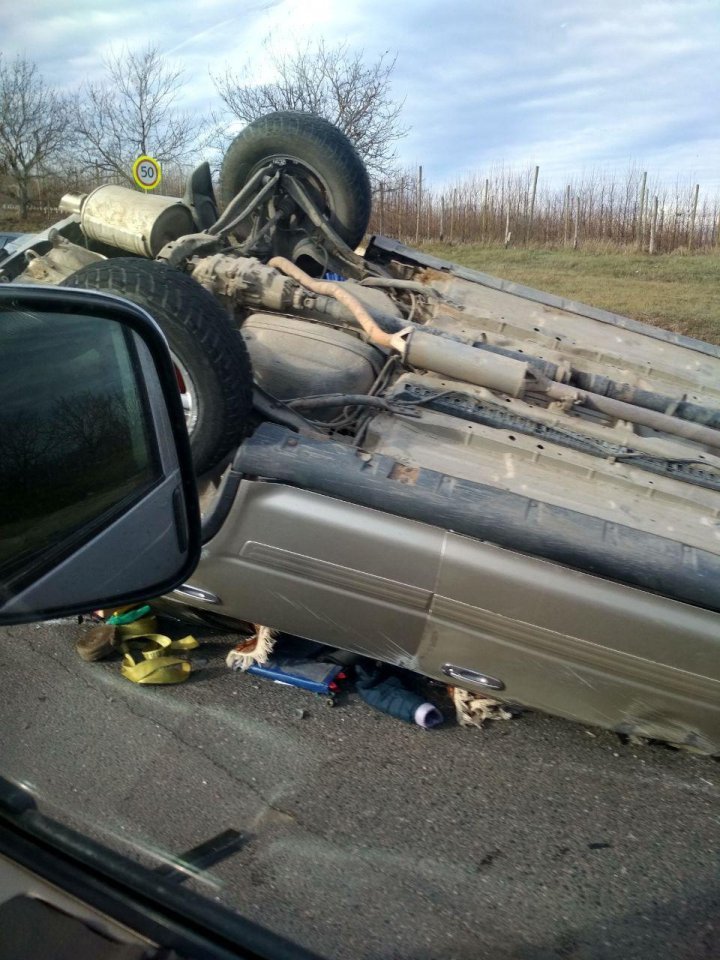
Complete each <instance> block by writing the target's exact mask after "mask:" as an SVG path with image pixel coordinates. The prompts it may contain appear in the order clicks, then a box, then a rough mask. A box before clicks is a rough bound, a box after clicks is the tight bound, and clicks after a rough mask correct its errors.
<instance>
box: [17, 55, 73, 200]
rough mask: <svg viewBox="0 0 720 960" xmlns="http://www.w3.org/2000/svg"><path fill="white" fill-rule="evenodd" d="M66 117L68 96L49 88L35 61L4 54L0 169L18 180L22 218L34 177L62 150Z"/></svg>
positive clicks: (42, 171)
mask: <svg viewBox="0 0 720 960" xmlns="http://www.w3.org/2000/svg"><path fill="white" fill-rule="evenodd" d="M67 118H68V104H67V100H66V99H65V98H64V97H63V96H62V95H61V94H59V93H57V92H56V91H55V90H53V89H52V88H51V87H48V85H47V84H46V83H45V81H44V80H43V78H42V77H41V75H40V73H39V72H38V69H37V66H36V65H35V64H34V63H32V62H31V61H30V60H26V59H25V58H24V57H16V58H15V59H14V60H12V61H7V60H3V59H2V54H0V169H2V170H4V171H5V173H6V175H7V176H8V177H9V178H10V179H11V181H12V182H13V183H14V186H15V190H16V193H17V198H18V203H19V205H20V217H21V219H25V217H26V216H27V210H28V204H29V201H30V185H31V183H32V179H33V177H35V176H37V175H38V174H41V173H45V172H47V170H48V168H49V167H50V165H51V164H52V163H53V162H54V161H55V160H56V159H58V157H59V156H60V154H61V153H62V151H63V146H64V141H65V135H66V133H67Z"/></svg>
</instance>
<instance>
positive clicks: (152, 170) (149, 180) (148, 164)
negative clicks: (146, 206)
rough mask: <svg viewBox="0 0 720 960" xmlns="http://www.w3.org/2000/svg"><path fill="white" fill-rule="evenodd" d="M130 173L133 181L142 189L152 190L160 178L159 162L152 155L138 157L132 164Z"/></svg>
mask: <svg viewBox="0 0 720 960" xmlns="http://www.w3.org/2000/svg"><path fill="white" fill-rule="evenodd" d="M132 175H133V180H134V181H135V183H136V184H137V185H138V186H139V187H140V188H141V189H142V190H145V191H147V190H154V189H155V187H156V186H157V185H158V184H159V183H160V181H161V180H162V171H161V169H160V164H159V163H158V161H157V160H155V158H154V157H146V156H144V155H143V156H142V157H138V158H137V160H136V161H135V163H133V166H132Z"/></svg>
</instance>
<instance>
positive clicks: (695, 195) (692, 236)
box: [688, 183, 700, 250]
mask: <svg viewBox="0 0 720 960" xmlns="http://www.w3.org/2000/svg"><path fill="white" fill-rule="evenodd" d="M699 194H700V184H699V183H696V184H695V190H694V192H693V203H692V211H691V213H690V234H689V236H688V247H689V249H690V250H692V247H693V242H694V240H695V217H696V216H697V208H698V196H699Z"/></svg>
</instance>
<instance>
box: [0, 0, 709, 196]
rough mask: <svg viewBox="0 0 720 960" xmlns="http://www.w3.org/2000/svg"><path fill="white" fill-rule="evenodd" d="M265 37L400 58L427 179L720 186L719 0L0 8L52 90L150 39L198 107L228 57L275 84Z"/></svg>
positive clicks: (18, 45) (397, 75) (9, 37)
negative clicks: (500, 176)
mask: <svg viewBox="0 0 720 960" xmlns="http://www.w3.org/2000/svg"><path fill="white" fill-rule="evenodd" d="M266 37H270V43H271V46H272V49H273V50H274V51H276V52H277V53H279V54H280V55H284V54H286V53H289V52H290V51H291V50H292V49H293V48H294V47H295V46H296V45H297V44H301V45H302V44H305V43H306V42H307V41H311V40H313V39H317V38H319V37H324V38H325V40H326V41H327V42H329V43H339V42H347V44H348V45H349V46H350V47H352V48H353V49H358V50H362V51H364V54H365V55H366V56H367V57H368V58H369V59H374V58H376V57H378V56H379V55H381V54H382V53H383V52H385V51H389V52H390V54H391V55H395V54H397V63H396V67H395V72H394V75H393V87H392V92H393V96H394V97H396V98H397V99H398V100H401V101H404V108H403V122H404V124H405V125H406V126H407V127H408V128H409V132H408V134H407V136H406V137H405V138H404V139H403V140H401V141H400V142H399V143H398V145H397V150H398V158H399V160H400V162H401V163H402V164H403V165H407V166H413V165H417V164H422V165H423V168H424V173H425V176H426V178H427V180H428V181H430V182H433V183H436V184H442V183H449V182H451V181H452V180H454V179H456V178H459V177H463V176H465V175H467V174H468V173H471V172H482V171H484V170H487V169H488V168H489V167H497V166H498V165H501V164H504V165H506V166H511V167H517V168H518V169H524V168H525V167H527V166H530V165H535V164H538V165H539V166H540V170H541V177H542V178H543V180H544V181H545V182H546V183H556V184H559V183H561V182H564V181H565V180H566V179H568V178H569V177H571V176H576V177H579V176H582V175H587V174H588V173H589V172H591V171H594V170H597V171H610V172H618V173H623V172H625V171H626V170H627V169H628V167H629V166H630V165H632V164H634V165H635V166H637V167H639V168H641V169H647V170H648V171H649V172H650V174H651V176H656V177H657V178H658V179H660V180H662V181H664V182H665V183H667V184H669V185H672V184H674V183H675V181H676V179H678V178H679V179H680V180H681V181H682V182H683V183H688V182H691V181H692V182H699V183H700V184H701V187H702V189H703V192H706V191H707V192H709V193H713V194H716V193H720V69H719V64H720V3H719V2H718V0H545V2H536V0H412V2H410V0H395V2H394V3H393V2H392V0H362V2H358V0H340V2H331V0H122V2H117V0H24V2H23V3H22V4H17V3H11V0H0V52H2V53H3V54H4V55H9V56H13V55H15V54H23V55H26V56H28V57H30V58H31V59H34V60H35V61H36V62H37V64H38V65H39V67H40V69H41V70H42V72H43V74H44V76H45V77H46V79H47V80H48V81H50V82H52V83H53V84H56V85H59V86H64V87H67V88H68V89H69V88H72V87H73V86H75V85H77V84H78V83H80V82H82V81H83V80H85V79H94V78H96V77H99V76H100V75H101V73H102V61H103V57H104V56H105V55H106V54H107V53H108V52H109V51H111V50H112V49H115V50H117V49H118V47H119V46H120V45H123V44H124V45H127V46H131V47H132V46H144V45H146V44H148V43H152V44H156V45H157V46H158V47H159V48H160V49H161V50H162V51H163V53H165V54H166V55H167V56H168V58H170V59H171V60H173V61H174V62H176V63H177V64H179V65H180V66H181V67H182V68H183V69H184V71H185V76H186V78H187V80H188V83H187V85H186V86H185V87H184V88H183V91H182V101H183V105H184V106H186V107H188V108H189V109H192V110H197V111H210V110H211V109H217V106H218V101H217V96H216V93H215V90H214V86H213V82H212V78H211V73H215V74H217V73H219V72H222V71H223V70H224V68H225V67H226V65H229V66H230V67H231V68H233V69H243V68H245V67H250V68H251V69H252V72H253V76H255V77H257V78H258V79H259V80H262V81H266V80H269V79H271V71H270V68H269V65H268V63H267V59H266V58H265V59H264V58H263V57H262V49H261V44H262V41H263V40H264V39H265V38H266Z"/></svg>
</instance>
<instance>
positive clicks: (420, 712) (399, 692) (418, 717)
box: [355, 661, 445, 730]
mask: <svg viewBox="0 0 720 960" xmlns="http://www.w3.org/2000/svg"><path fill="white" fill-rule="evenodd" d="M355 683H356V687H357V692H358V693H359V694H360V696H361V697H362V699H363V700H364V701H365V703H367V704H369V705H370V706H371V707H375V709H376V710H381V711H382V712H383V713H387V714H389V715H390V716H391V717H397V718H398V720H404V721H405V722H406V723H416V724H417V725H418V726H419V727H423V728H424V729H425V730H429V729H432V728H433V727H437V726H439V725H440V724H441V723H442V722H443V720H444V719H445V718H444V717H443V715H442V713H440V711H439V710H438V708H437V707H436V706H435V705H434V704H432V703H428V702H427V701H426V700H425V698H424V697H421V696H420V694H418V693H414V692H413V691H412V690H408V688H407V687H406V686H405V684H404V683H403V681H402V678H401V677H400V676H399V675H398V673H397V672H393V671H391V669H390V668H389V667H386V666H384V665H383V666H377V665H375V664H372V663H370V662H369V661H364V662H361V663H358V664H356V666H355Z"/></svg>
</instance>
